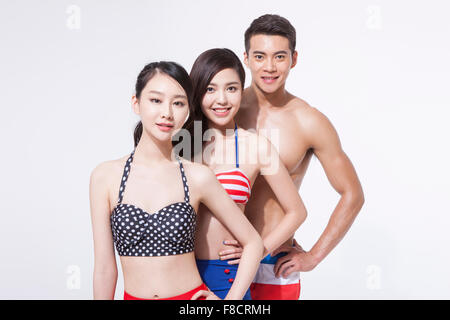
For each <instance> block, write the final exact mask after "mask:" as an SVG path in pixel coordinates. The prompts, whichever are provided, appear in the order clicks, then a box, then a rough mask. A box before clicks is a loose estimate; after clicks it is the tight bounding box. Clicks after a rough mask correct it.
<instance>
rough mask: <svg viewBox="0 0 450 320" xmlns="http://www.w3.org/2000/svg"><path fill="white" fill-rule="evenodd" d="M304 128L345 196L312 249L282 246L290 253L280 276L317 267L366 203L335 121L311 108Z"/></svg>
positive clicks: (278, 267)
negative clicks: (332, 121) (305, 249)
mask: <svg viewBox="0 0 450 320" xmlns="http://www.w3.org/2000/svg"><path fill="white" fill-rule="evenodd" d="M304 116H305V115H302V117H304ZM305 120H306V121H305ZM302 129H303V130H304V134H305V137H306V138H307V139H308V141H309V144H310V148H311V149H312V150H313V152H314V154H315V155H316V157H317V158H318V159H319V161H320V163H321V164H322V167H323V168H324V170H325V173H326V175H327V178H328V180H329V181H330V184H331V185H332V187H333V188H334V189H335V190H336V191H337V192H338V193H339V194H340V195H341V198H340V200H339V202H338V204H337V206H336V208H335V209H334V211H333V213H332V214H331V217H330V220H329V222H328V224H327V226H326V228H325V230H324V231H323V233H322V235H321V236H320V238H319V240H318V241H317V242H316V243H315V244H314V246H313V247H312V248H311V250H310V251H308V252H307V251H304V250H303V249H302V248H301V247H300V246H298V245H297V246H296V247H292V248H286V247H284V248H283V247H281V248H279V249H278V250H276V251H275V252H274V254H276V253H279V252H282V251H283V252H287V251H288V252H289V254H288V255H287V256H284V257H282V258H280V259H279V260H278V262H277V264H276V265H275V273H276V275H277V276H280V275H283V276H288V275H289V274H290V273H291V272H294V271H310V270H312V269H314V268H315V267H316V266H317V265H318V264H319V263H320V262H321V261H322V260H323V259H324V258H325V257H326V256H327V255H328V254H329V253H330V252H331V251H332V250H333V249H334V248H335V247H336V245H337V244H338V243H339V242H340V241H341V240H342V238H343V237H344V236H345V234H346V233H347V231H348V230H349V229H350V226H351V225H352V223H353V221H354V220H355V218H356V216H357V214H358V213H359V211H360V210H361V207H362V205H363V203H364V194H363V190H362V187H361V183H360V182H359V179H358V176H357V174H356V171H355V169H354V167H353V165H352V163H351V161H350V159H349V158H348V157H347V155H346V154H345V153H344V151H343V150H342V147H341V143H340V141H339V137H338V134H337V132H336V130H335V129H334V127H333V125H332V124H331V122H330V121H329V120H328V119H327V118H326V117H325V116H324V115H323V114H322V113H320V112H319V111H318V110H316V109H314V108H310V110H308V115H307V119H305V118H303V120H302Z"/></svg>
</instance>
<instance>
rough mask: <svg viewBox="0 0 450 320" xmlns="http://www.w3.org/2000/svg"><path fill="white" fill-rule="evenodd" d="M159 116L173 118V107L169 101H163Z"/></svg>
mask: <svg viewBox="0 0 450 320" xmlns="http://www.w3.org/2000/svg"><path fill="white" fill-rule="evenodd" d="M161 117H162V118H164V119H169V120H173V109H172V106H171V104H170V103H164V104H163V106H162V108H161Z"/></svg>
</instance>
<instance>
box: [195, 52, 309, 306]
mask: <svg viewBox="0 0 450 320" xmlns="http://www.w3.org/2000/svg"><path fill="white" fill-rule="evenodd" d="M190 76H191V79H192V83H193V87H194V94H193V105H194V107H195V109H194V111H193V113H192V117H191V119H190V121H189V122H188V123H187V124H186V127H187V129H188V130H189V131H190V132H191V136H192V137H193V140H197V141H193V142H192V145H195V144H196V143H195V142H197V145H198V140H200V141H201V142H202V143H203V149H202V150H201V151H202V155H201V156H202V157H201V158H202V159H203V162H204V163H205V164H206V165H208V166H209V167H210V168H211V169H212V170H213V171H214V172H215V174H216V176H217V179H218V180H219V182H220V183H221V184H222V186H223V188H224V189H225V190H226V191H227V193H228V194H229V196H230V198H231V199H233V201H234V202H235V203H236V205H237V206H238V207H239V209H240V210H241V214H242V216H244V214H243V211H244V208H245V205H246V203H247V201H248V199H249V197H250V195H251V193H252V190H251V186H252V185H253V182H254V181H255V179H256V178H257V177H258V176H259V175H262V176H263V177H264V178H265V179H266V181H267V182H268V184H269V185H270V186H271V188H272V191H273V193H274V194H275V195H276V197H277V198H278V200H279V202H280V203H281V205H282V206H283V209H284V212H285V213H286V215H285V216H284V217H283V219H282V221H281V222H280V223H279V225H278V226H277V228H276V229H274V231H273V232H270V233H269V234H267V235H266V236H265V237H263V241H264V247H265V252H264V256H266V255H268V254H269V253H270V252H273V251H274V250H275V249H277V248H278V247H279V246H281V245H282V244H283V243H285V242H286V241H287V240H288V239H289V238H290V237H291V236H292V234H294V232H295V231H296V230H297V229H298V227H299V226H300V224H301V223H302V222H303V221H304V220H305V218H306V209H305V207H304V205H303V202H302V200H301V198H300V196H299V194H298V191H297V189H296V188H295V186H294V184H293V183H292V180H291V178H290V176H289V174H288V172H287V170H286V168H285V167H284V165H283V164H282V162H281V160H280V159H279V156H278V153H277V151H276V149H275V148H274V146H273V145H272V144H271V143H270V142H269V140H268V139H267V138H265V137H264V136H262V135H259V134H257V133H255V132H250V131H247V130H244V129H242V128H240V127H239V124H238V123H237V122H236V121H235V119H234V116H235V115H236V113H237V112H238V110H239V107H240V103H241V95H242V91H243V89H244V84H245V71H244V68H243V66H242V64H241V62H240V60H239V58H238V57H237V56H236V55H235V54H234V53H233V52H232V51H231V50H229V49H211V50H207V51H205V52H203V53H202V54H201V55H200V56H199V57H198V58H197V59H196V61H195V63H194V65H193V66H192V70H191V73H190ZM199 126H200V127H201V130H200V131H199V130H197V128H198V127H199ZM197 156H198V155H197V154H194V157H197ZM197 159H198V158H197ZM199 217H200V219H199V225H198V231H197V236H196V249H195V255H196V258H197V265H198V268H199V271H200V274H201V276H202V278H203V281H204V282H205V283H206V285H207V286H208V287H209V289H210V290H212V291H213V292H214V293H215V294H216V295H217V296H219V297H224V296H226V295H227V293H228V292H229V290H230V288H231V285H232V283H233V279H234V277H235V274H236V272H237V270H238V264H237V263H239V264H240V263H242V258H241V259H240V257H241V253H242V247H241V246H240V241H239V239H235V238H234V237H233V232H232V230H230V229H229V228H228V227H227V226H225V225H224V224H222V223H221V222H220V221H219V220H218V219H217V218H216V217H215V216H214V215H213V214H212V212H211V208H209V207H207V206H201V207H200V214H199ZM230 239H231V240H230ZM227 240H229V241H228V242H225V241H227ZM230 245H231V246H232V247H234V248H233V249H231V250H230V249H229V248H230ZM262 258H263V256H261V259H262ZM267 258H270V256H267ZM229 259H232V260H230V261H227V260H229ZM239 259H240V260H239ZM244 299H250V292H249V291H247V292H246V295H245V297H244Z"/></svg>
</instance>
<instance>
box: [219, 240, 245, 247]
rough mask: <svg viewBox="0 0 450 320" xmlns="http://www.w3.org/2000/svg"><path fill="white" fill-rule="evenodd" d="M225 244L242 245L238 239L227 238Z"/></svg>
mask: <svg viewBox="0 0 450 320" xmlns="http://www.w3.org/2000/svg"><path fill="white" fill-rule="evenodd" d="M223 244H224V245H226V246H236V247H240V246H241V244H240V243H239V242H238V241H237V240H225V241H223Z"/></svg>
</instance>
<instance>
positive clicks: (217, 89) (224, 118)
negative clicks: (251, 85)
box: [202, 68, 242, 127]
mask: <svg viewBox="0 0 450 320" xmlns="http://www.w3.org/2000/svg"><path fill="white" fill-rule="evenodd" d="M241 97H242V84H241V81H240V78H239V75H238V73H237V72H236V71H235V70H234V69H231V68H228V69H224V70H222V71H219V72H218V73H217V74H216V75H215V76H214V77H213V78H212V80H211V82H210V83H209V85H208V87H207V88H206V92H205V95H204V96H203V99H202V112H203V114H204V115H205V116H206V117H207V118H208V120H209V121H210V123H211V124H212V125H213V126H218V127H224V126H226V125H227V124H229V123H230V122H231V121H232V120H233V118H234V116H235V115H236V113H237V112H238V110H239V107H240V104H241Z"/></svg>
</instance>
